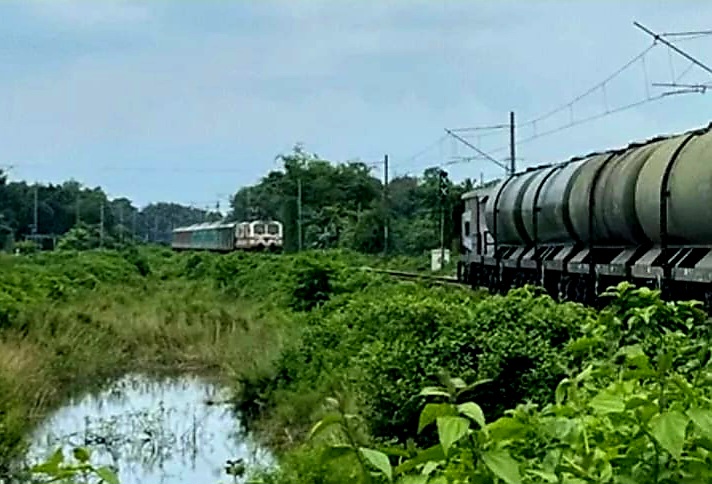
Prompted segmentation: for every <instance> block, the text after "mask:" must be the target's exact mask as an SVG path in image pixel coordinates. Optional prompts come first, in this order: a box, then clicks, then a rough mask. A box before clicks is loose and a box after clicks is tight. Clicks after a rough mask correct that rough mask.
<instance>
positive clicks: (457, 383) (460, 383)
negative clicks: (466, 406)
mask: <svg viewBox="0 0 712 484" xmlns="http://www.w3.org/2000/svg"><path fill="white" fill-rule="evenodd" d="M450 384H451V385H452V386H454V387H455V388H457V389H463V388H465V387H467V385H466V384H465V381H464V380H463V379H462V378H450Z"/></svg>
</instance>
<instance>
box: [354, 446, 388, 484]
mask: <svg viewBox="0 0 712 484" xmlns="http://www.w3.org/2000/svg"><path fill="white" fill-rule="evenodd" d="M359 452H360V453H361V455H362V456H363V457H364V458H365V459H366V460H367V461H368V462H370V463H371V465H373V466H374V467H375V468H376V469H378V470H379V471H381V472H382V473H383V474H385V476H386V477H387V478H388V480H389V481H392V480H393V469H392V468H391V462H390V461H389V460H388V456H387V455H386V454H384V453H383V452H379V451H377V450H373V449H367V448H366V447H361V448H359Z"/></svg>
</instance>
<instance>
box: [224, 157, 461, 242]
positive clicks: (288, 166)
mask: <svg viewBox="0 0 712 484" xmlns="http://www.w3.org/2000/svg"><path fill="white" fill-rule="evenodd" d="M278 160H279V161H281V163H282V169H281V170H273V171H270V172H269V173H268V174H267V175H265V176H264V177H263V178H262V180H260V182H259V183H257V184H255V185H253V186H249V187H243V188H241V189H240V190H238V192H237V193H236V194H235V196H234V197H233V200H232V213H231V214H230V218H232V219H234V220H246V219H257V218H263V219H264V218H276V219H279V220H282V221H283V222H284V224H285V247H286V248H287V250H288V251H293V250H296V249H297V246H298V245H299V244H298V221H299V219H298V213H299V212H298V207H297V204H298V200H297V196H298V193H299V191H300V190H299V187H300V186H301V194H302V199H301V202H302V203H301V209H302V218H301V221H302V234H303V235H302V239H303V247H305V248H309V249H329V248H332V249H333V248H337V247H338V248H346V249H351V250H356V251H359V252H362V253H368V254H376V253H380V252H382V251H383V248H384V230H383V229H384V225H385V222H386V220H387V219H388V220H390V227H391V231H390V233H391V236H390V242H389V251H390V252H391V253H396V254H408V255H421V254H422V253H423V252H424V251H426V250H428V249H432V248H435V247H436V246H437V245H438V243H439V240H440V232H439V223H440V211H439V207H440V206H441V205H440V204H441V201H442V202H443V205H442V206H443V208H444V210H445V214H446V219H445V222H446V223H445V239H446V243H447V247H451V246H453V245H455V247H457V241H458V239H459V234H460V225H461V223H460V218H461V215H462V212H463V202H462V200H461V196H462V194H463V193H465V192H466V191H468V190H471V189H472V182H471V181H470V180H466V181H465V182H463V183H460V184H455V183H453V182H452V181H450V180H449V179H447V177H445V179H444V183H445V189H446V192H447V196H446V197H445V198H444V200H443V199H441V196H440V189H441V179H440V177H439V170H437V169H432V168H431V169H427V170H425V171H424V173H423V176H422V177H419V178H416V177H410V176H402V177H395V178H393V179H391V180H389V184H388V205H385V204H384V198H383V192H384V190H383V184H382V182H381V180H380V179H379V177H378V176H375V175H374V174H373V173H372V172H371V170H370V169H369V167H368V166H367V165H366V164H364V163H361V162H346V163H331V162H329V161H326V160H323V159H321V158H320V157H319V156H318V155H316V154H314V153H308V152H307V151H305V150H304V149H303V147H301V146H296V147H295V148H294V150H293V151H292V152H290V153H285V154H282V155H280V156H278ZM386 215H388V217H386Z"/></svg>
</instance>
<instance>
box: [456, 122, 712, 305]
mask: <svg viewBox="0 0 712 484" xmlns="http://www.w3.org/2000/svg"><path fill="white" fill-rule="evenodd" d="M463 199H464V202H465V212H464V214H463V218H462V234H463V236H462V244H461V246H462V249H461V257H460V261H459V265H458V277H459V278H460V279H461V280H463V281H465V282H467V283H469V284H471V285H472V286H478V287H488V288H491V289H493V290H495V291H499V292H503V291H506V290H508V289H509V288H512V287H516V286H521V285H523V284H536V285H540V286H543V287H544V288H545V289H546V290H547V292H549V293H550V294H551V295H552V296H555V297H560V298H563V299H569V300H576V301H581V302H586V303H594V302H595V300H596V295H597V294H599V293H600V292H601V291H602V290H604V289H605V288H606V287H607V286H610V285H612V284H616V283H618V282H620V281H623V280H628V281H631V282H633V283H635V284H637V285H645V286H648V287H654V288H659V289H661V290H662V292H663V294H664V296H665V297H674V298H684V299H689V298H695V299H699V300H701V301H703V302H704V303H705V304H706V305H707V306H708V307H709V306H710V302H712V284H711V283H712V123H711V124H710V125H708V126H706V127H703V128H700V129H695V130H692V131H688V132H685V133H682V134H676V135H671V136H659V137H656V138H652V139H648V140H646V141H642V142H638V143H632V144H629V145H628V146H626V147H624V148H621V149H616V150H610V151H605V152H597V153H590V154H588V155H585V156H582V157H577V158H572V159H570V160H568V161H565V162H562V163H554V164H550V165H543V166H538V167H535V168H530V169H527V170H525V171H522V172H519V173H515V174H513V175H508V176H507V177H505V178H503V179H501V180H498V181H497V182H496V183H494V184H492V185H491V186H489V187H482V188H479V189H476V190H474V191H471V192H469V193H467V194H465V195H463Z"/></svg>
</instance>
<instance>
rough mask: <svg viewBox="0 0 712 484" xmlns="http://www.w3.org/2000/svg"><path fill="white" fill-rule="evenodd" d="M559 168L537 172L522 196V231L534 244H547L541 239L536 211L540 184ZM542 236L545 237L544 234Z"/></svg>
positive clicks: (539, 217)
mask: <svg viewBox="0 0 712 484" xmlns="http://www.w3.org/2000/svg"><path fill="white" fill-rule="evenodd" d="M561 168H562V166H561V165H559V166H552V167H549V168H545V169H543V170H539V171H537V172H536V173H535V174H534V176H533V177H532V180H531V182H530V183H529V186H528V187H527V188H526V190H525V191H524V194H523V196H522V209H521V212H522V221H523V222H524V230H525V231H526V233H527V237H528V238H529V240H532V241H533V242H535V243H541V242H547V238H546V237H542V230H541V229H542V223H541V222H542V218H541V213H538V212H537V210H536V208H537V205H538V203H537V202H538V200H541V191H542V188H543V187H542V184H545V183H546V182H547V181H548V180H549V179H550V178H551V177H552V176H553V175H554V173H555V172H556V171H558V170H560V169H561ZM559 203H560V201H559ZM544 232H546V231H544ZM543 235H546V233H544V234H543Z"/></svg>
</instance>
